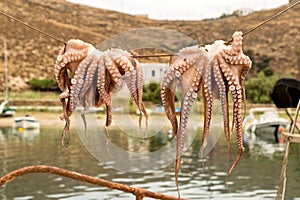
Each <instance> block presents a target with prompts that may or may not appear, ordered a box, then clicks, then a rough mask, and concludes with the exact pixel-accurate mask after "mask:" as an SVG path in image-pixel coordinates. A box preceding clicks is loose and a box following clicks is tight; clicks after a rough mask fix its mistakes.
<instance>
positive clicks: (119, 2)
mask: <svg viewBox="0 0 300 200" xmlns="http://www.w3.org/2000/svg"><path fill="white" fill-rule="evenodd" d="M68 1H70V2H73V3H79V4H85V5H89V6H93V7H98V8H102V9H108V10H114V11H119V12H123V13H127V14H132V15H136V14H147V15H148V17H149V18H151V19H159V20H160V19H162V20H163V19H167V20H201V19H208V18H217V17H220V16H221V15H222V14H224V13H225V14H230V13H232V12H233V11H235V10H237V9H244V8H246V9H251V10H253V11H258V10H263V9H271V8H276V7H279V6H281V5H284V4H287V3H288V0H210V1H208V0H68Z"/></svg>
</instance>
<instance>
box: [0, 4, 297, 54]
mask: <svg viewBox="0 0 300 200" xmlns="http://www.w3.org/2000/svg"><path fill="white" fill-rule="evenodd" d="M298 4H300V0H299V1H297V2H296V3H294V4H292V5H290V6H289V7H287V8H286V9H284V10H282V11H280V12H278V13H276V14H275V15H273V16H272V17H270V18H268V19H266V20H264V21H263V22H261V23H259V24H258V25H256V26H255V27H253V28H252V29H250V30H248V31H246V32H245V33H244V34H243V36H246V35H247V34H249V33H251V32H253V31H255V30H256V29H258V28H259V27H261V26H263V25H265V24H266V23H268V22H269V21H271V20H273V19H274V18H276V17H278V16H279V15H281V14H283V13H285V12H287V11H288V10H290V9H292V8H293V7H295V6H297V5H298ZM0 14H2V15H4V16H6V17H8V18H10V19H13V20H15V21H17V22H19V23H21V24H22V25H24V26H27V27H28V28H31V29H33V30H35V31H37V32H39V33H42V34H44V35H46V36H48V37H50V38H52V39H54V40H56V41H59V42H61V43H63V44H65V45H66V44H67V43H66V42H65V41H63V40H61V39H59V38H57V37H55V36H53V35H51V34H49V33H47V32H45V31H42V30H40V29H38V28H36V27H34V26H31V25H29V24H27V23H25V22H23V21H21V20H20V19H17V18H15V17H13V16H11V15H9V14H7V13H5V12H3V11H1V10H0ZM231 42H232V39H231V40H229V41H227V42H225V44H230V43H231ZM174 55H175V54H156V55H132V57H133V58H145V57H168V56H174Z"/></svg>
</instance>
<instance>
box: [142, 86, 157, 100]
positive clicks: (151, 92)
mask: <svg viewBox="0 0 300 200" xmlns="http://www.w3.org/2000/svg"><path fill="white" fill-rule="evenodd" d="M143 100H144V101H151V102H152V103H154V104H159V103H160V85H159V84H158V83H150V84H148V85H145V86H144V87H143Z"/></svg>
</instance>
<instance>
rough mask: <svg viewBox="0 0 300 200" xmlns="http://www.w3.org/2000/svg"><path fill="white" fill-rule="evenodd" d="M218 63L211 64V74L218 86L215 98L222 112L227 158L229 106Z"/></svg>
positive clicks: (228, 148) (228, 146)
mask: <svg viewBox="0 0 300 200" xmlns="http://www.w3.org/2000/svg"><path fill="white" fill-rule="evenodd" d="M219 65H220V63H218V62H217V61H215V62H214V65H213V72H214V73H213V74H214V80H215V82H216V85H217V88H218V94H217V98H218V99H220V101H221V107H222V113H223V124H224V133H225V138H226V142H227V151H228V152H227V160H229V154H230V129H229V106H228V95H227V93H228V92H227V89H226V85H225V82H224V81H225V80H224V79H223V76H222V71H221V69H220V68H219Z"/></svg>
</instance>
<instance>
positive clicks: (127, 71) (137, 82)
mask: <svg viewBox="0 0 300 200" xmlns="http://www.w3.org/2000/svg"><path fill="white" fill-rule="evenodd" d="M118 52H122V56H120V57H118V58H117V59H115V60H114V61H115V63H116V64H117V66H118V67H119V71H120V73H121V74H123V75H124V79H125V83H126V85H127V88H128V90H129V92H130V93H131V96H132V97H133V100H134V102H135V104H136V105H137V107H138V109H139V111H140V116H139V126H140V127H141V121H142V116H143V115H144V116H145V118H146V126H148V114H147V112H146V108H145V106H144V104H143V103H142V95H143V94H142V92H143V86H142V79H143V76H142V71H141V69H140V64H139V62H138V61H137V60H135V59H132V58H131V57H130V54H129V53H128V52H125V51H120V50H118Z"/></svg>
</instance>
